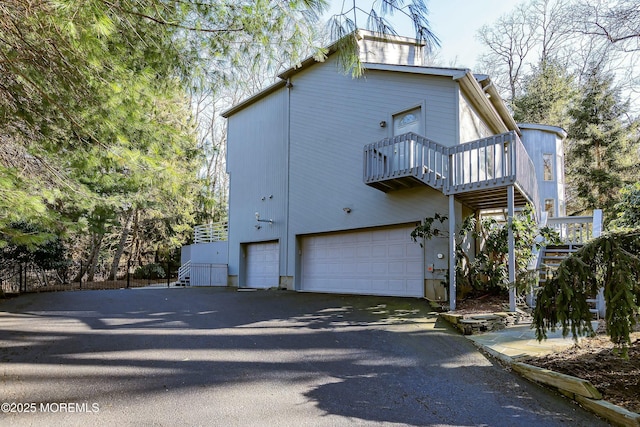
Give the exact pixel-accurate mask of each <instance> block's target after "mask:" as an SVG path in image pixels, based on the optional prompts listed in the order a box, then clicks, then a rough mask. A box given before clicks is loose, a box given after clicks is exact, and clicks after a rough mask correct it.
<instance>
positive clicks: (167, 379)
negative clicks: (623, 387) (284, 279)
mask: <svg viewBox="0 0 640 427" xmlns="http://www.w3.org/2000/svg"><path fill="white" fill-rule="evenodd" d="M0 345H1V348H0V381H1V383H0V387H1V390H2V393H1V394H0V401H1V402H2V403H3V404H2V413H0V424H1V425H35V426H39V425H43V426H44V425H64V426H71V425H83V426H86V425H96V426H101V425H118V426H126V425H132V426H133V425H135V426H178V425H190V426H196V425H202V426H206V425H215V426H217V425H220V426H234V425H238V426H246V425H255V426H303V425H308V426H339V425H353V424H356V425H415V426H418V425H438V426H454V425H455V426H475V425H490V426H546V425H549V426H551V425H565V426H566V425H572V426H574V425H584V426H587V425H588V426H594V425H604V423H602V422H601V421H599V420H598V419H596V418H594V416H592V415H591V414H589V413H587V412H585V411H583V410H581V409H580V408H579V407H577V406H576V405H574V404H573V403H571V402H570V401H568V400H566V399H564V398H562V397H560V396H558V395H556V394H554V393H551V392H549V391H547V390H544V389H542V388H540V387H538V386H535V385H533V384H530V383H528V382H526V381H524V380H522V379H520V378H519V377H518V376H516V375H515V374H513V373H511V372H509V371H508V370H506V369H505V368H503V367H502V366H500V365H499V364H497V363H495V362H494V361H491V360H489V359H487V358H486V357H485V356H483V355H482V354H480V353H479V352H478V351H477V350H476V349H475V347H474V346H473V345H472V344H471V343H470V342H469V341H468V340H466V339H465V338H464V337H462V336H460V335H458V334H456V333H455V332H453V331H452V330H451V329H450V328H449V327H448V325H446V324H445V323H443V322H441V321H439V320H438V319H437V317H436V316H431V315H429V314H428V308H427V305H426V304H425V303H424V302H423V301H420V300H415V299H401V298H376V297H357V296H339V295H318V294H301V293H292V292H286V291H257V292H238V291H234V290H230V289H221V288H171V289H127V290H114V291H79V292H60V293H49V294H33V295H24V296H21V297H18V298H14V299H11V300H5V301H0Z"/></svg>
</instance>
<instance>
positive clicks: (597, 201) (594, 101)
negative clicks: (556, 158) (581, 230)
mask: <svg viewBox="0 0 640 427" xmlns="http://www.w3.org/2000/svg"><path fill="white" fill-rule="evenodd" d="M628 110H629V105H628V103H625V102H622V100H621V99H620V93H619V90H617V89H616V88H615V86H614V85H613V77H612V76H609V75H603V74H602V73H601V72H600V70H599V69H598V68H597V67H595V68H593V69H592V72H591V74H590V76H589V78H588V80H587V81H586V82H585V84H584V87H583V88H582V89H581V94H580V95H579V97H578V100H577V102H576V104H575V105H574V107H573V108H572V109H571V110H570V114H571V117H572V119H573V121H572V123H571V125H570V126H569V129H568V134H569V138H570V139H571V140H572V143H571V144H570V146H569V150H568V151H569V152H568V156H567V157H568V161H567V169H566V170H567V181H568V184H569V187H570V191H572V192H573V193H574V194H575V195H576V196H577V200H576V201H574V203H573V205H572V206H569V211H571V212H573V213H580V212H585V211H590V210H593V209H603V210H604V212H605V218H606V220H607V221H609V220H611V219H612V218H611V214H612V212H613V207H614V205H615V204H616V202H617V201H618V193H619V190H620V189H621V188H622V187H623V186H624V185H625V184H628V183H632V182H635V181H637V180H638V174H639V170H638V160H639V159H638V153H639V151H638V148H639V147H640V146H639V141H638V134H637V131H638V122H637V121H631V122H630V121H629V119H628Z"/></svg>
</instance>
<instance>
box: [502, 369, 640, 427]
mask: <svg viewBox="0 0 640 427" xmlns="http://www.w3.org/2000/svg"><path fill="white" fill-rule="evenodd" d="M511 369H513V370H514V371H515V372H517V373H519V374H520V375H522V376H523V377H525V378H526V379H528V380H530V381H533V382H536V383H539V384H543V385H545V386H550V387H553V388H555V389H557V390H559V391H560V392H561V393H562V394H563V395H565V396H567V397H569V398H571V399H573V400H575V401H576V402H578V403H579V404H580V405H582V406H583V407H584V408H586V409H588V410H590V411H591V412H594V413H595V414H597V415H599V416H600V417H602V418H604V419H606V420H607V421H609V422H611V423H613V424H615V425H621V426H625V427H626V426H628V427H638V426H640V414H637V413H635V412H631V411H628V410H626V409H624V408H622V407H620V406H617V405H614V404H612V403H609V402H607V401H605V400H602V395H601V394H600V392H599V391H598V390H597V389H596V388H595V387H594V385H593V384H591V382H589V381H587V380H584V379H582V378H577V377H572V376H571V375H565V374H561V373H559V372H555V371H551V370H549V369H543V368H539V367H537V366H533V365H529V364H527V363H522V362H513V363H512V364H511Z"/></svg>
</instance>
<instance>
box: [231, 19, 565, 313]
mask: <svg viewBox="0 0 640 427" xmlns="http://www.w3.org/2000/svg"><path fill="white" fill-rule="evenodd" d="M359 43H360V55H361V59H362V61H363V63H364V67H365V73H364V77H362V78H358V79H354V78H352V77H351V76H349V75H346V74H345V73H343V72H342V71H341V70H340V69H339V67H338V65H337V59H336V57H335V55H333V56H332V55H329V57H328V58H327V60H326V61H324V62H317V61H315V60H313V59H308V60H306V61H304V62H303V63H302V64H301V65H299V66H297V67H294V68H291V69H289V70H287V71H285V72H284V73H282V74H280V75H279V79H280V80H279V81H278V82H277V83H276V84H274V85H272V86H270V87H268V88H267V89H265V90H263V91H262V92H260V93H258V94H256V95H254V96H252V97H251V98H249V99H247V100H245V101H244V102H242V103H240V104H238V105H236V106H234V107H233V108H231V109H229V110H228V111H226V112H225V113H224V114H223V115H224V117H226V118H227V119H228V148H227V171H228V173H229V180H230V181H229V182H230V188H229V234H228V282H229V283H228V284H229V285H231V286H237V287H253V288H268V287H281V288H286V289H291V290H298V291H312V292H335V293H353V294H375V295H394V296H411V297H426V298H429V299H433V300H441V301H444V300H447V299H448V295H449V294H450V293H451V292H454V291H455V282H454V283H452V284H451V289H450V290H448V289H446V288H445V287H444V286H442V284H441V282H442V281H443V280H444V279H445V277H446V273H447V271H448V270H449V269H451V268H453V262H452V256H451V250H450V247H451V246H452V245H451V244H450V242H449V240H447V239H433V240H431V241H428V242H425V245H424V247H422V246H421V245H420V244H418V243H415V242H413V241H412V239H411V238H410V232H411V231H412V230H413V228H414V227H415V226H416V225H417V224H419V223H420V222H421V221H422V220H423V219H424V218H425V217H427V216H433V215H434V214H436V213H440V214H445V215H449V217H450V218H454V221H449V222H450V224H449V227H450V230H452V231H454V230H455V224H456V223H459V222H460V221H461V220H462V218H463V217H465V216H467V215H471V214H474V213H476V214H477V213H478V212H480V211H482V210H486V209H497V208H499V209H505V210H508V211H509V212H510V213H511V214H512V213H513V210H514V209H516V208H517V207H519V206H523V205H524V204H526V203H532V204H534V206H535V207H536V208H537V210H538V212H541V211H544V210H545V209H546V210H548V211H549V213H550V215H552V216H561V215H564V211H563V210H564V187H563V185H564V184H563V169H562V163H563V159H562V156H563V153H562V139H563V138H564V136H565V134H564V131H563V130H562V129H560V128H556V127H552V126H542V125H532V124H527V125H523V126H518V125H517V124H516V123H515V122H514V120H513V117H512V116H511V114H510V113H509V110H508V109H507V106H506V105H505V103H504V102H503V101H502V99H501V98H500V96H499V95H498V93H497V91H496V89H495V87H494V86H493V84H492V83H491V80H490V79H489V77H488V76H485V75H474V74H473V73H471V71H469V70H467V69H456V68H434V67H428V66H424V65H423V64H422V58H423V54H422V46H421V45H419V44H417V43H416V41H415V40H413V39H406V38H402V37H385V38H384V39H383V38H380V37H378V36H376V35H375V34H373V33H368V32H360V33H359ZM545 168H547V169H545ZM549 168H551V169H550V170H549ZM541 190H542V191H543V192H544V194H543V195H542V199H540V197H541V194H542V193H541ZM540 200H542V202H541V201H540ZM452 238H453V236H452V237H451V238H450V239H452ZM469 251H470V252H471V254H472V255H473V251H474V248H473V245H470V247H469ZM448 291H449V292H448ZM454 295H455V293H454Z"/></svg>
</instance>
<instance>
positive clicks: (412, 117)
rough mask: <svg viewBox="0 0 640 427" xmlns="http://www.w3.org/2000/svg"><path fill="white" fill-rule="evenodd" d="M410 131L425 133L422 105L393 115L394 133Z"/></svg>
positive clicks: (399, 133)
mask: <svg viewBox="0 0 640 427" xmlns="http://www.w3.org/2000/svg"><path fill="white" fill-rule="evenodd" d="M408 132H414V133H417V134H418V135H422V134H423V130H422V108H421V107H418V108H413V109H411V110H408V111H403V112H402V113H399V114H394V115H393V134H394V135H402V134H404V133H408Z"/></svg>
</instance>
